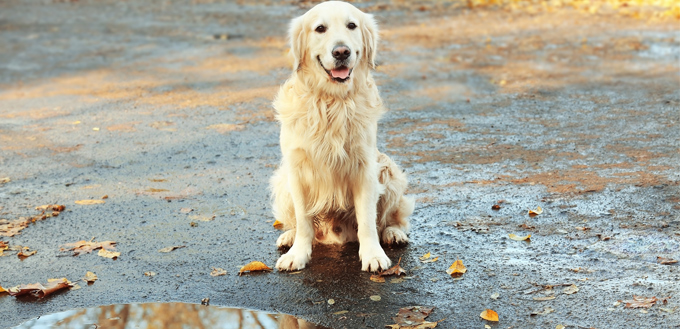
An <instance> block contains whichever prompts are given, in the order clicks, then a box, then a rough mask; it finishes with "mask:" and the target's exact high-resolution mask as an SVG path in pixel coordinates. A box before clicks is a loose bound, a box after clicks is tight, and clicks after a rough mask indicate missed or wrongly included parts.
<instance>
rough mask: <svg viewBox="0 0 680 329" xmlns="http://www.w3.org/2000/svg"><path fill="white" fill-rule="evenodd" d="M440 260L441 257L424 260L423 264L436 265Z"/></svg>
mask: <svg viewBox="0 0 680 329" xmlns="http://www.w3.org/2000/svg"><path fill="white" fill-rule="evenodd" d="M438 259H439V257H435V258H430V259H428V260H424V261H423V263H434V262H436V261H437V260H438Z"/></svg>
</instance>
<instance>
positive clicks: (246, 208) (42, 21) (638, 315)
mask: <svg viewBox="0 0 680 329" xmlns="http://www.w3.org/2000/svg"><path fill="white" fill-rule="evenodd" d="M395 3H396V4H393V3H387V4H376V3H373V2H366V3H361V4H357V6H359V7H360V8H363V9H365V10H366V11H370V12H372V13H373V14H375V15H376V18H377V20H378V22H379V23H380V26H381V29H382V37H383V41H382V42H381V44H380V51H379V53H378V61H379V66H378V69H377V72H376V73H375V77H376V80H377V82H378V84H379V86H380V90H381V93H382V95H383V99H384V101H385V104H386V105H387V107H388V108H389V109H390V111H389V112H388V113H387V114H386V115H385V116H384V118H383V120H382V121H381V123H380V126H379V136H378V139H379V143H380V144H379V147H380V149H381V150H382V151H383V152H385V153H386V154H388V155H390V156H391V157H392V158H393V159H394V160H395V161H396V162H397V163H398V164H400V165H401V166H402V167H403V168H404V170H405V172H406V173H407V174H408V175H409V178H410V182H411V183H410V187H409V194H411V195H413V196H414V197H415V198H416V199H417V203H416V211H415V213H414V214H413V216H412V224H413V227H412V230H411V233H410V238H411V243H410V244H409V245H408V246H406V247H404V248H396V249H389V250H387V254H388V256H390V258H391V259H392V260H393V261H394V262H396V261H397V260H398V259H399V258H401V266H402V267H403V268H404V269H406V271H407V278H405V279H403V280H392V279H393V278H388V279H387V281H386V282H385V283H377V282H372V281H371V280H369V277H370V275H369V274H368V273H363V272H361V271H360V262H359V259H358V245H356V244H350V245H346V246H342V247H328V246H320V247H316V248H315V249H314V253H313V255H312V261H311V263H310V264H309V267H308V268H307V269H305V270H303V271H300V272H294V273H282V272H277V271H274V272H271V273H259V274H257V273H256V274H247V275H243V276H238V270H239V268H240V267H241V266H242V265H245V264H246V263H248V262H250V261H253V260H259V261H263V262H265V263H266V264H268V265H269V266H273V265H274V263H275V261H276V259H277V258H278V256H279V255H280V253H279V251H278V250H276V246H275V241H276V238H277V236H278V234H279V233H280V232H279V231H277V230H275V229H274V228H273V227H272V223H273V218H272V216H271V207H270V201H269V193H268V191H267V183H268V179H269V177H270V176H271V174H272V172H273V170H274V168H275V167H276V165H277V163H278V161H279V159H280V154H279V147H278V126H277V124H276V123H275V122H274V120H273V111H272V109H271V105H270V102H271V99H272V97H273V95H274V94H275V92H276V90H277V88H278V86H279V85H280V84H281V83H283V81H284V80H285V79H286V77H287V76H288V74H289V63H288V60H287V58H286V55H285V54H286V52H287V46H286V43H285V31H286V27H287V22H288V21H289V20H290V18H292V17H295V16H297V15H300V14H302V13H304V11H305V5H301V6H298V5H292V4H288V3H285V2H275V4H272V5H269V6H265V5H248V4H241V2H238V1H236V2H226V3H222V2H217V1H191V2H189V1H187V2H167V1H128V2H119V1H96V2H94V1H92V2H90V1H77V2H56V1H55V2H51V1H27V2H23V1H22V2H20V1H6V2H2V3H0V44H1V45H2V47H0V207H1V208H0V219H7V220H15V219H18V218H20V217H31V216H34V215H36V214H38V213H39V212H37V211H36V210H34V208H35V207H36V206H40V205H43V204H63V205H65V206H66V210H65V211H64V212H61V214H59V216H56V217H51V218H46V219H45V220H41V221H38V222H36V223H33V224H30V225H29V226H28V227H27V228H25V229H23V230H22V231H21V233H20V234H17V235H15V236H13V237H1V238H0V240H2V241H7V242H8V244H9V245H11V246H28V247H30V248H31V249H32V250H37V253H36V254H35V255H33V256H30V257H28V258H25V259H23V260H21V259H19V258H18V257H16V256H15V254H14V253H12V252H10V251H5V255H6V256H4V257H0V286H2V287H5V288H8V287H13V286H16V285H20V284H29V283H35V282H46V280H47V279H49V278H57V277H59V278H60V277H66V278H68V279H69V280H71V281H74V282H75V281H77V280H79V279H80V278H82V277H84V276H85V273H86V272H87V271H92V272H95V273H96V274H97V276H98V277H99V280H98V281H96V282H95V283H94V284H92V285H84V284H83V285H82V288H81V289H78V290H70V291H64V292H60V293H57V294H55V295H52V296H49V297H46V298H44V299H41V300H34V299H25V298H15V297H11V296H8V295H7V294H0V314H2V320H0V322H1V323H0V327H10V326H16V325H19V324H20V323H22V322H24V321H27V320H29V319H31V318H35V317H38V316H40V315H44V314H48V313H55V312H61V311H65V310H71V309H80V308H89V307H95V306H100V305H111V304H128V303H146V302H184V303H200V301H201V300H202V299H204V298H210V301H211V305H217V306H228V307H242V308H249V309H256V310H262V311H266V312H269V313H286V314H292V315H295V316H299V317H300V318H303V319H306V320H309V321H312V322H315V323H318V324H320V325H323V326H327V327H331V328H382V327H384V326H385V325H388V324H392V323H394V322H393V321H392V319H391V317H392V316H394V315H395V314H396V313H397V311H398V309H399V308H400V307H405V306H410V305H428V306H435V307H436V309H435V311H434V313H432V314H431V315H430V317H429V318H428V320H430V321H439V320H442V319H443V321H442V322H440V324H439V326H438V327H442V328H454V327H455V328H481V327H484V325H485V324H488V325H490V326H491V327H492V328H508V327H513V328H527V327H540V328H548V327H549V328H554V327H556V326H557V325H558V324H562V325H565V326H567V327H576V328H579V327H585V328H589V327H594V328H629V327H636V328H662V327H674V326H680V313H679V312H680V300H679V299H680V296H676V292H678V291H680V283H678V282H679V281H678V280H680V269H679V268H678V264H677V263H676V264H671V265H662V264H659V263H658V262H657V257H663V258H671V259H680V188H679V187H678V184H679V181H680V171H679V169H680V165H679V164H680V129H678V128H679V126H680V73H679V72H680V57H679V56H680V55H678V54H680V33H679V32H678V24H679V23H678V20H673V19H667V20H648V19H639V18H631V17H628V16H625V15H619V14H616V13H603V14H592V13H588V12H586V13H583V12H581V11H577V10H573V9H569V8H559V9H557V10H554V11H552V12H538V13H527V12H524V11H521V10H520V11H515V12H509V11H507V10H500V9H493V8H486V9H485V8H482V9H473V10H470V9H467V8H465V7H460V6H458V7H455V6H450V7H449V6H444V5H441V3H442V2H431V3H430V2H424V3H426V4H428V5H427V6H425V7H424V8H422V9H423V10H422V11H421V10H419V9H420V8H417V9H418V10H414V8H411V7H409V6H407V5H403V2H398V1H397V2H395ZM438 3H439V4H440V5H437V4H438ZM444 3H447V2H444ZM428 6H429V7H428ZM438 6H442V7H441V8H440V7H438ZM5 177H7V178H9V181H7V180H3V178H5ZM105 195H106V196H107V198H106V199H102V197H103V196H105ZM85 199H96V200H103V201H105V203H103V204H95V205H80V204H76V203H75V201H77V200H85ZM501 200H503V202H500V201H501ZM494 204H498V205H499V206H500V209H499V210H492V206H493V205H494ZM539 206H540V207H541V208H542V209H543V213H542V214H540V215H538V216H535V217H530V216H528V214H527V210H529V209H536V208H537V207H539ZM183 208H189V209H193V210H192V211H191V212H188V213H186V211H187V210H186V209H185V210H184V211H182V209H183ZM511 233H512V234H517V235H527V234H531V238H530V242H525V241H515V240H512V239H510V238H509V237H508V234H511ZM93 237H94V238H95V240H96V241H107V240H112V241H115V242H116V243H117V247H116V250H117V251H119V252H121V255H120V257H118V259H117V260H111V259H108V258H103V257H99V256H97V254H96V251H95V252H93V253H91V254H83V255H80V256H77V257H73V256H71V255H70V254H69V253H65V252H61V251H60V250H59V249H60V246H61V245H63V244H66V243H73V242H76V241H79V240H90V239H91V238H93ZM170 246H186V247H184V248H180V249H176V250H174V251H172V252H169V253H159V252H158V250H160V249H162V248H165V247H170ZM427 252H430V253H431V254H432V255H433V256H434V257H437V256H438V257H439V259H438V260H437V261H436V262H433V263H422V262H421V261H420V260H419V259H418V257H419V256H422V255H423V254H425V253H427ZM457 259H461V260H462V261H463V263H464V264H465V265H466V266H467V268H468V271H467V272H466V273H465V274H464V275H463V277H462V280H453V279H452V278H451V277H450V276H449V275H447V274H446V269H447V268H448V267H449V266H450V265H451V264H452V263H453V262H454V261H455V260H457ZM213 267H215V268H223V269H225V270H226V271H227V274H226V275H225V276H217V277H212V276H210V272H211V271H212V268H213ZM145 272H154V273H155V275H152V276H148V275H145ZM572 284H573V285H575V286H576V287H578V291H577V292H575V293H570V292H572V291H569V290H567V291H566V292H565V291H564V289H565V288H569V287H570V285H572ZM547 286H553V287H552V289H545V288H546V287H547ZM572 289H573V288H572ZM495 293H498V297H497V298H495V299H494V298H492V297H491V296H492V294H495ZM375 295H378V296H381V299H380V300H379V301H374V300H372V299H370V297H371V296H375ZM634 295H638V296H645V297H652V296H655V297H657V298H659V302H658V303H657V304H656V305H654V306H652V307H651V308H649V309H631V308H624V304H625V303H618V302H617V301H619V300H631V299H632V298H633V296H634ZM552 296H554V297H555V298H554V299H547V300H540V299H546V298H542V297H552ZM669 296H670V297H671V298H670V299H667V300H666V303H663V302H662V301H661V300H662V298H665V297H669ZM535 298H538V299H539V300H536V299H535ZM329 299H333V301H334V303H332V304H331V303H328V300H329ZM487 308H488V309H493V310H495V311H496V312H498V314H499V317H500V321H499V322H498V323H497V324H496V323H492V322H485V321H484V320H482V319H481V318H480V317H479V314H480V313H481V312H482V311H483V310H484V309H487ZM546 308H549V309H548V312H544V311H545V310H546ZM550 309H551V310H553V311H550ZM345 311H346V312H345ZM532 313H545V314H535V315H532Z"/></svg>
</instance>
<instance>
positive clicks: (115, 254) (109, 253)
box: [97, 248, 120, 259]
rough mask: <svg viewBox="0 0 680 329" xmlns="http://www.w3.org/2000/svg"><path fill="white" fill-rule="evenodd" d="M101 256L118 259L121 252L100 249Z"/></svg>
mask: <svg viewBox="0 0 680 329" xmlns="http://www.w3.org/2000/svg"><path fill="white" fill-rule="evenodd" d="M97 255H99V256H100V257H104V258H111V259H116V258H118V257H119V256H120V253H119V252H116V251H108V250H106V249H103V248H102V249H99V252H98V253H97Z"/></svg>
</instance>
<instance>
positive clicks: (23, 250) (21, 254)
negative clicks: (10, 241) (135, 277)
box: [17, 247, 38, 260]
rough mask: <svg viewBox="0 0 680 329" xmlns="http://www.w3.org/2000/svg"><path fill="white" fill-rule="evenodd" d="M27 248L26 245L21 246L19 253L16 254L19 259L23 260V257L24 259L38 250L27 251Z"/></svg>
mask: <svg viewBox="0 0 680 329" xmlns="http://www.w3.org/2000/svg"><path fill="white" fill-rule="evenodd" d="M29 249H30V248H28V247H23V248H21V251H19V253H18V254H17V257H19V259H21V260H24V259H26V258H28V257H30V256H33V255H35V253H37V252H38V251H37V250H33V251H29Z"/></svg>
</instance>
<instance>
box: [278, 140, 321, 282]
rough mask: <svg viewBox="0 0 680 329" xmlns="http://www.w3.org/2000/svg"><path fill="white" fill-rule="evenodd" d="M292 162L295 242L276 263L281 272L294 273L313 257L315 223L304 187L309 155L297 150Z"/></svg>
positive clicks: (292, 154)
mask: <svg viewBox="0 0 680 329" xmlns="http://www.w3.org/2000/svg"><path fill="white" fill-rule="evenodd" d="M289 159H290V160H291V164H292V165H291V166H290V167H289V168H290V170H289V172H288V185H289V186H288V187H289V188H290V194H291V197H292V199H293V206H294V208H295V241H294V242H293V246H291V247H290V249H289V250H288V252H287V253H285V254H283V255H282V256H281V257H280V258H279V260H278V261H277V262H276V268H277V269H278V270H279V271H294V270H299V269H303V268H305V265H307V263H308V262H309V259H310V258H311V257H312V242H313V240H314V222H313V220H312V218H311V217H310V216H309V215H308V214H307V209H306V204H307V200H306V197H307V196H306V194H305V193H304V186H303V177H301V175H302V173H303V169H302V168H303V166H304V165H305V162H307V154H306V153H305V151H303V150H299V149H298V150H295V151H293V152H291V154H290V155H289Z"/></svg>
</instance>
